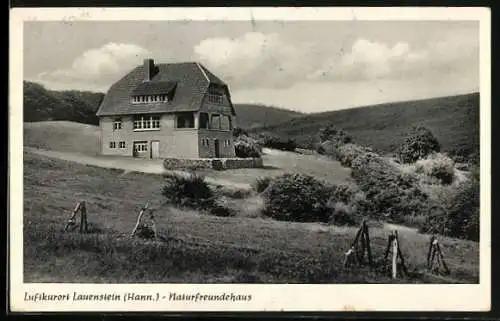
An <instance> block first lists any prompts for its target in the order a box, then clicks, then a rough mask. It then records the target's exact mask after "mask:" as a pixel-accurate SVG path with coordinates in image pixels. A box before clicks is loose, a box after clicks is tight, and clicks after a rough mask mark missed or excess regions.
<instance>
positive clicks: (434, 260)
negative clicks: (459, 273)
mask: <svg viewBox="0 0 500 321" xmlns="http://www.w3.org/2000/svg"><path fill="white" fill-rule="evenodd" d="M440 268H442V269H443V272H444V273H445V274H449V273H450V269H449V268H448V265H447V264H446V262H445V261H444V256H443V252H442V251H441V247H440V246H439V242H438V240H437V238H436V237H435V236H432V237H431V240H430V244H429V251H428V252H427V269H428V270H429V272H431V273H433V272H438V273H439V271H440Z"/></svg>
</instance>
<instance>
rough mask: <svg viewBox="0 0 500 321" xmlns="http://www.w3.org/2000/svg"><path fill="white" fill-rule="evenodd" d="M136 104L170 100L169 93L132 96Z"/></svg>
mask: <svg viewBox="0 0 500 321" xmlns="http://www.w3.org/2000/svg"><path fill="white" fill-rule="evenodd" d="M130 100H131V101H132V103H134V104H143V103H157V102H166V101H168V97H167V95H148V96H132V98H131V99H130Z"/></svg>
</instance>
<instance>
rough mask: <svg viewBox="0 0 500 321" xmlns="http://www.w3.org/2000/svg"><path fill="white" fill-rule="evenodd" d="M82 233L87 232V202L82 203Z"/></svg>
mask: <svg viewBox="0 0 500 321" xmlns="http://www.w3.org/2000/svg"><path fill="white" fill-rule="evenodd" d="M80 204H81V205H80V233H83V232H85V233H86V232H87V209H86V207H85V202H84V201H82V202H81V203H80Z"/></svg>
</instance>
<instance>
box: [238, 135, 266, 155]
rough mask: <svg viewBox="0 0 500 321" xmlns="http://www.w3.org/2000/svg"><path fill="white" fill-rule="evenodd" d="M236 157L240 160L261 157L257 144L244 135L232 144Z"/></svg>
mask: <svg viewBox="0 0 500 321" xmlns="http://www.w3.org/2000/svg"><path fill="white" fill-rule="evenodd" d="M234 149H235V153H236V157H240V158H248V157H253V158H259V157H260V156H261V147H260V146H259V144H258V142H257V141H256V140H255V139H253V138H250V137H248V136H246V135H241V136H238V137H237V139H236V140H235V142H234Z"/></svg>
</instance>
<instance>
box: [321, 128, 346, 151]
mask: <svg viewBox="0 0 500 321" xmlns="http://www.w3.org/2000/svg"><path fill="white" fill-rule="evenodd" d="M318 134H319V140H320V142H326V141H331V142H332V143H334V144H335V146H340V145H343V144H347V143H350V142H352V137H351V136H350V135H349V134H347V132H345V131H344V130H343V129H342V128H336V127H335V126H333V125H332V124H329V125H328V126H327V127H324V128H321V129H320V130H319V133H318Z"/></svg>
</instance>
